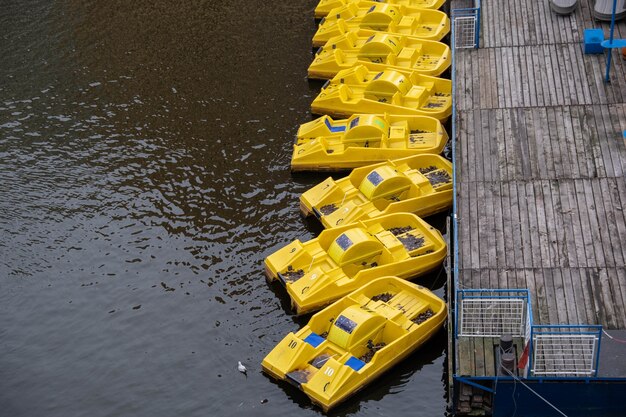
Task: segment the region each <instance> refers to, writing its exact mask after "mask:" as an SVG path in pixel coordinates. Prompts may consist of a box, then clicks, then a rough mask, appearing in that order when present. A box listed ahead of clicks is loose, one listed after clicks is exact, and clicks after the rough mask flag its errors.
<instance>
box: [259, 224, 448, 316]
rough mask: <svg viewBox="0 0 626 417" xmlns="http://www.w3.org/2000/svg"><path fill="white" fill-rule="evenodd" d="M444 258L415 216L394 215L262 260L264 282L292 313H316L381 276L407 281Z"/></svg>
mask: <svg viewBox="0 0 626 417" xmlns="http://www.w3.org/2000/svg"><path fill="white" fill-rule="evenodd" d="M445 257H446V242H445V241H444V240H443V237H442V236H441V233H439V231H438V230H436V229H435V228H433V227H432V226H430V225H428V224H427V223H426V222H425V221H424V220H422V219H420V218H419V217H417V216H416V215H415V214H409V213H393V214H388V215H386V216H381V217H377V218H375V219H370V220H364V221H359V222H357V223H352V224H349V225H345V226H339V227H334V228H332V229H326V230H324V231H322V233H320V235H319V237H317V238H316V239H313V240H310V241H308V242H305V243H302V242H300V241H299V240H296V241H294V242H293V243H291V244H289V245H287V246H285V247H284V248H282V249H279V250H278V251H276V252H274V253H273V254H272V255H270V256H268V257H267V258H265V273H266V275H267V278H268V280H270V281H272V280H279V281H280V282H281V283H282V284H283V285H284V286H285V287H286V288H287V293H288V294H289V297H291V306H292V308H293V309H294V310H295V311H296V313H297V314H303V313H307V312H310V311H315V310H318V309H320V308H322V307H324V306H326V305H328V304H330V303H332V302H333V301H335V300H336V299H338V298H339V297H342V296H344V295H346V294H347V293H349V292H350V291H354V290H355V289H357V288H358V287H360V286H362V285H364V284H365V283H367V282H369V281H371V280H373V279H375V278H379V277H382V276H385V275H395V276H398V277H400V278H410V277H415V276H418V275H422V274H424V273H426V272H428V271H431V270H433V269H434V268H437V267H438V266H439V265H440V264H441V263H442V262H443V260H444V258H445Z"/></svg>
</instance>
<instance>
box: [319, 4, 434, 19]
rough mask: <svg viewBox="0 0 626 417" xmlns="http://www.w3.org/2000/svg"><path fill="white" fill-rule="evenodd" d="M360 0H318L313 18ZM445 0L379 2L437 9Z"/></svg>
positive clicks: (323, 15)
mask: <svg viewBox="0 0 626 417" xmlns="http://www.w3.org/2000/svg"><path fill="white" fill-rule="evenodd" d="M358 1H360V0H320V2H319V3H318V5H317V7H315V18H316V19H321V18H322V17H325V16H327V15H328V13H330V11H331V10H332V9H336V8H337V7H343V6H345V5H346V4H348V3H357V2H358ZM445 2H446V0H386V1H380V3H389V4H395V5H401V4H402V5H404V6H409V7H415V8H419V9H433V10H436V9H439V8H440V7H441V6H443V4H444V3H445Z"/></svg>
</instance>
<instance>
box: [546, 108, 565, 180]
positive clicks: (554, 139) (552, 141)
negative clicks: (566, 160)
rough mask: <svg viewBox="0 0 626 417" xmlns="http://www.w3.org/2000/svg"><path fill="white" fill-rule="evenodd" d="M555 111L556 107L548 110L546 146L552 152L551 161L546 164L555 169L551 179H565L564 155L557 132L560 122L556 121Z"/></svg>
mask: <svg viewBox="0 0 626 417" xmlns="http://www.w3.org/2000/svg"><path fill="white" fill-rule="evenodd" d="M554 109H555V108H554V107H550V108H547V109H546V116H547V123H548V124H547V125H546V131H547V132H548V137H547V143H546V144H545V146H546V149H549V150H550V159H548V161H546V164H547V165H548V167H550V166H552V167H554V172H553V173H552V175H550V179H554V178H562V177H563V161H562V160H561V158H562V155H560V149H559V137H558V130H557V129H558V128H557V126H558V124H559V122H558V121H557V120H556V115H555V113H554Z"/></svg>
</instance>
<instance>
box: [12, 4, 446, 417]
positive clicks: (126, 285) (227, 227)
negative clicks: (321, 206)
mask: <svg viewBox="0 0 626 417" xmlns="http://www.w3.org/2000/svg"><path fill="white" fill-rule="evenodd" d="M1 3H2V4H1V7H0V34H1V38H0V52H1V56H2V58H1V59H0V323H1V326H0V416H2V417H3V416H16V417H17V416H28V417H32V416H46V417H53V416H59V417H61V416H62V417H71V416H90V417H98V416H150V417H155V416H234V415H246V416H247V415H250V416H252V415H254V416H257V415H258V416H286V415H318V414H319V411H318V410H317V409H316V408H313V407H312V406H311V405H310V403H309V401H308V400H307V399H306V397H304V396H303V395H301V394H300V393H298V392H297V391H296V390H295V389H293V388H290V387H286V386H284V385H282V384H276V383H274V382H273V381H272V380H270V379H269V378H267V377H266V376H264V375H263V374H261V372H260V371H261V367H260V362H261V360H262V358H263V357H264V356H265V354H267V353H268V352H269V350H270V349H271V348H272V347H273V346H274V345H275V344H276V343H277V342H278V341H279V340H280V339H281V338H282V337H283V336H284V335H285V334H286V333H288V332H289V331H295V330H297V329H298V328H299V327H300V326H301V325H302V324H303V323H304V322H303V321H302V320H295V319H294V318H293V317H292V316H290V315H289V314H288V313H287V311H286V310H285V306H286V299H285V297H284V296H283V293H282V292H281V291H280V289H277V288H272V287H269V286H268V285H267V284H266V282H265V280H264V278H263V273H262V271H263V269H262V259H263V258H264V257H265V256H266V255H268V254H269V253H271V252H272V251H274V250H276V249H278V248H279V247H281V246H282V245H284V244H286V243H288V242H290V241H291V240H293V239H295V238H302V239H310V238H312V237H314V236H315V235H316V233H318V232H319V230H320V229H319V228H318V227H315V225H312V224H306V223H304V222H303V221H301V220H300V218H299V216H298V197H299V195H300V194H301V193H302V192H303V191H305V190H306V189H308V188H309V187H310V186H311V185H313V184H315V183H317V182H319V181H320V180H321V179H322V177H320V176H311V175H299V176H297V177H292V176H291V175H290V173H289V169H288V165H289V159H290V151H291V144H292V140H293V139H292V138H293V135H294V133H295V131H296V129H297V126H298V124H299V123H302V122H305V121H307V120H310V115H309V104H310V102H311V100H312V99H313V97H314V95H315V94H316V93H317V91H318V89H319V84H313V83H311V84H309V82H307V80H306V78H305V76H306V68H307V66H308V64H309V62H310V60H311V58H312V55H311V47H310V38H311V36H312V34H313V32H314V22H313V19H312V15H313V7H314V6H315V1H314V0H307V1H283V2H264V1H241V0H231V1H224V2H213V1H191V0H190V1H181V2H170V1H164V0H161V1H150V2H148V1H143V0H132V1H129V0H107V1H102V0H101V1H95V0H91V1H89V0H81V1H71V0H66V1H49V0H28V1H27V0H23V1H8V0H5V1H3V2H1ZM422 282H423V283H426V285H430V286H432V287H435V289H436V290H437V293H438V294H439V295H441V294H442V292H443V291H442V289H441V287H442V285H443V278H442V277H441V276H439V277H438V276H437V275H436V274H435V275H432V276H430V277H428V278H426V279H425V280H423V281H422ZM444 346H445V335H444V334H443V333H440V334H439V336H438V337H437V338H435V339H434V340H432V341H431V342H430V343H429V344H428V345H427V346H426V347H425V348H423V349H422V350H420V351H418V352H417V353H416V354H414V355H412V356H411V357H410V359H409V360H407V361H404V362H403V363H402V364H401V365H400V366H398V367H397V368H396V369H394V370H393V371H391V372H389V373H387V374H386V375H385V376H384V377H382V378H381V379H379V380H377V381H376V382H375V383H374V384H373V385H372V386H370V387H368V388H367V389H365V390H364V391H362V392H361V393H360V394H359V395H358V396H356V397H355V398H354V399H352V400H350V401H348V402H347V403H346V404H345V405H344V406H342V407H340V408H339V409H338V410H337V414H339V415H359V416H379V415H389V416H391V415H393V416H409V415H420V416H442V415H443V414H444V411H445V401H444V384H443V382H442V373H443V368H444ZM238 360H241V361H242V362H244V363H245V364H246V365H247V366H248V369H249V372H248V376H247V378H246V377H245V376H244V375H242V374H240V373H239V372H237V361H238Z"/></svg>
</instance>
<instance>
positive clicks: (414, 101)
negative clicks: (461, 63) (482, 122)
mask: <svg viewBox="0 0 626 417" xmlns="http://www.w3.org/2000/svg"><path fill="white" fill-rule="evenodd" d="M311 112H313V113H315V114H327V115H330V116H335V117H342V116H343V117H349V116H351V115H352V114H355V113H370V114H382V113H389V114H394V115H406V116H430V117H435V118H437V119H439V120H441V121H444V120H446V119H447V118H448V117H449V116H450V114H452V83H451V81H450V80H444V79H442V78H436V77H430V76H428V75H422V74H418V73H415V72H414V73H411V75H410V76H407V75H405V74H403V73H401V72H398V71H395V70H384V71H381V72H376V71H369V70H368V69H367V67H365V66H363V65H358V66H355V67H352V68H350V69H347V70H341V71H339V72H338V73H337V75H335V77H333V79H332V80H329V81H328V82H327V83H326V84H325V85H324V86H323V87H322V91H321V92H320V93H319V94H318V96H317V97H316V98H315V99H314V100H313V103H311Z"/></svg>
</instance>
